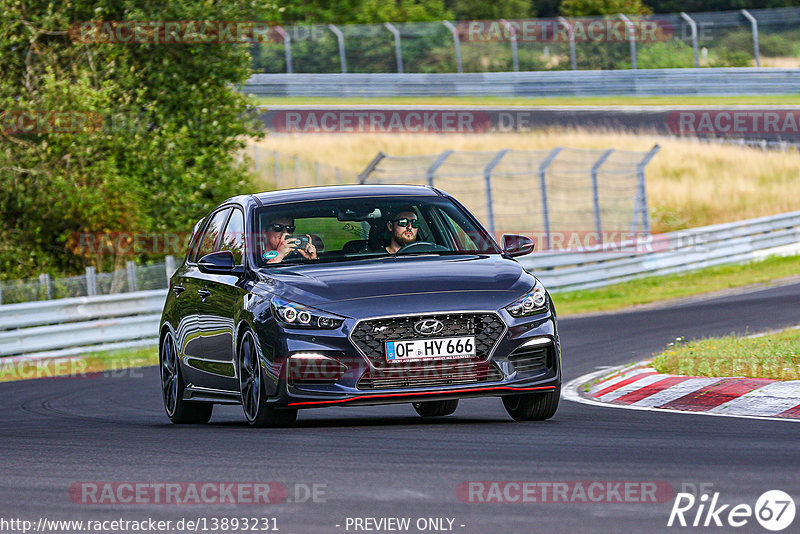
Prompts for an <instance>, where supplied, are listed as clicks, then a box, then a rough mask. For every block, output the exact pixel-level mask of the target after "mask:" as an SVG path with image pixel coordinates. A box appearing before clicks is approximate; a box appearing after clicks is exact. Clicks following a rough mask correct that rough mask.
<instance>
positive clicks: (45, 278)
mask: <svg viewBox="0 0 800 534" xmlns="http://www.w3.org/2000/svg"><path fill="white" fill-rule="evenodd" d="M39 284H40V285H41V286H42V287H44V298H45V300H50V299H51V298H53V292H52V288H51V286H50V275H49V274H47V273H42V274H40V275H39Z"/></svg>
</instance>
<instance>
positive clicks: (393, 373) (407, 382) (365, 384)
mask: <svg viewBox="0 0 800 534" xmlns="http://www.w3.org/2000/svg"><path fill="white" fill-rule="evenodd" d="M500 380H503V373H501V372H500V369H498V368H497V367H496V366H495V365H494V364H493V363H491V362H476V361H474V360H469V361H465V360H456V361H445V362H435V363H434V362H425V364H424V365H419V364H418V365H416V366H414V365H411V364H410V363H406V364H404V365H401V366H398V367H394V366H392V367H391V368H387V369H380V370H373V369H368V370H367V372H366V373H365V374H364V376H362V377H361V379H360V380H359V381H358V384H356V387H357V388H359V389H392V388H422V387H434V386H453V385H465V384H475V383H480V382H497V381H500Z"/></svg>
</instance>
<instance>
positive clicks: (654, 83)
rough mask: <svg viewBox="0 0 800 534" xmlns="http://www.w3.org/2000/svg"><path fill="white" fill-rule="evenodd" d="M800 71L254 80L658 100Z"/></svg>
mask: <svg viewBox="0 0 800 534" xmlns="http://www.w3.org/2000/svg"><path fill="white" fill-rule="evenodd" d="M798 87H800V69H784V68H756V67H740V68H689V69H649V70H644V69H639V70H578V71H551V72H548V71H529V72H486V73H464V74H450V73H446V74H419V73H404V74H395V73H392V74H254V75H253V76H251V77H250V79H249V80H247V82H246V83H245V84H244V85H243V86H242V87H241V90H242V91H244V92H245V93H251V94H254V95H258V96H325V97H336V98H340V97H393V96H397V97H408V96H517V97H519V96H527V97H546V96H598V95H623V96H659V95H670V96H672V95H709V96H716V95H747V94H794V93H796V92H797V88H798Z"/></svg>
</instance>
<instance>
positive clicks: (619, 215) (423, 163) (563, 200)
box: [359, 145, 658, 250]
mask: <svg viewBox="0 0 800 534" xmlns="http://www.w3.org/2000/svg"><path fill="white" fill-rule="evenodd" d="M657 151H658V145H656V146H655V147H653V149H651V150H650V151H649V152H632V151H625V150H616V149H608V150H591V149H575V148H561V147H559V148H554V149H552V150H508V149H506V150H500V151H497V152H462V151H445V152H443V153H441V154H429V155H424V156H389V155H386V154H383V153H380V154H378V156H376V158H375V159H374V160H373V161H372V162H371V163H370V165H369V166H368V167H367V168H366V169H365V170H364V172H363V173H361V175H360V180H359V181H360V183H395V184H420V185H421V184H427V185H432V186H435V187H437V188H439V189H442V190H444V191H447V192H448V193H450V194H452V195H453V196H455V197H456V198H457V199H458V200H459V201H461V202H462V203H463V204H464V205H465V206H466V207H467V208H468V209H469V210H470V211H471V212H472V213H473V214H474V215H475V216H476V217H478V219H480V220H481V222H483V223H484V224H485V225H486V226H487V227H488V228H489V230H490V231H491V232H492V233H494V234H495V235H498V236H499V235H500V234H503V233H514V234H523V235H528V236H532V237H534V238H536V241H537V243H538V244H539V247H540V250H541V249H547V250H556V249H557V250H568V249H573V248H579V249H581V248H586V245H587V240H589V241H591V243H592V244H600V245H602V244H604V243H608V242H615V241H619V240H620V239H622V238H623V237H625V236H626V237H627V238H630V237H631V236H645V235H649V234H650V221H649V217H648V210H647V194H646V188H645V174H644V170H645V167H646V165H647V163H648V162H649V161H650V159H651V158H652V157H653V156H654V155H655V154H656V152H657Z"/></svg>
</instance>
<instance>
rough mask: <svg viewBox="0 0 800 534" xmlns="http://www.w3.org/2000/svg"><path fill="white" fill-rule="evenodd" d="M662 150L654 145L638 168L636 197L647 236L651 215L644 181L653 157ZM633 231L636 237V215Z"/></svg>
mask: <svg viewBox="0 0 800 534" xmlns="http://www.w3.org/2000/svg"><path fill="white" fill-rule="evenodd" d="M660 149H661V147H660V146H659V145H653V148H651V149H650V151H649V152H648V153H647V154H645V155H644V158H642V161H640V162H639V164H638V165H637V166H636V178H637V182H638V183H637V188H636V190H637V192H636V197H637V198H638V199H639V208H640V209H641V216H642V229H643V231H644V233H645V234H646V235H650V213H649V211H648V210H647V188H646V187H645V181H644V168H645V167H646V166H647V164H648V163H650V160H651V159H653V156H655V155H656V153H657V152H658V151H659V150H660ZM633 225H634V226H633V230H634V235H635V232H636V214H634V217H633Z"/></svg>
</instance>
